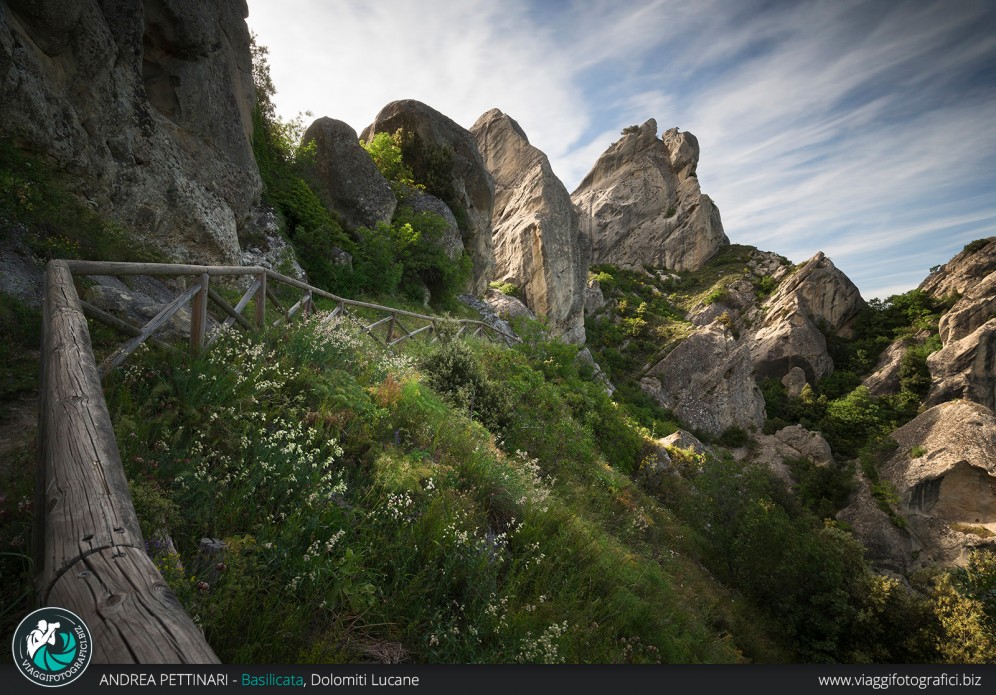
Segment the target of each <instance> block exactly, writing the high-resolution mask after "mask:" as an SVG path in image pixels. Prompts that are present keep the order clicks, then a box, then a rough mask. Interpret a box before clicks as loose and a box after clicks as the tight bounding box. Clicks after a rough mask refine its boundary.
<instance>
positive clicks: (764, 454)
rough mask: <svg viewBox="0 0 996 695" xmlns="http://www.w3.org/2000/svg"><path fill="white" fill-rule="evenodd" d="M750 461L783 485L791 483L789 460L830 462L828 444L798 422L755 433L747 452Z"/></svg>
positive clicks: (792, 480) (818, 464)
mask: <svg viewBox="0 0 996 695" xmlns="http://www.w3.org/2000/svg"><path fill="white" fill-rule="evenodd" d="M746 455H747V456H749V457H750V459H751V460H753V461H754V463H757V464H760V465H763V466H766V467H767V468H768V469H769V470H770V471H771V472H772V473H774V474H775V476H777V477H778V478H779V479H781V480H782V481H783V482H784V483H785V484H786V485H787V486H792V485H794V484H795V482H796V481H795V479H794V477H793V475H792V470H791V468H790V467H789V465H788V462H789V461H792V460H796V459H807V460H809V461H811V462H812V463H815V464H816V465H817V466H829V465H832V464H833V462H834V460H833V454H832V453H831V452H830V445H829V444H827V441H826V440H825V439H824V438H823V437H822V435H820V434H819V433H817V432H810V431H809V430H807V429H805V428H804V427H803V426H802V425H790V426H789V427H784V428H782V429H780V430H778V431H777V432H775V433H774V434H757V435H755V437H754V450H753V452H747V454H746Z"/></svg>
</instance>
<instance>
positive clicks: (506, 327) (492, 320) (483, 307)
mask: <svg viewBox="0 0 996 695" xmlns="http://www.w3.org/2000/svg"><path fill="white" fill-rule="evenodd" d="M457 299H458V300H459V301H460V303H462V304H465V305H466V306H468V307H470V308H471V309H473V310H474V311H476V312H477V313H479V314H480V315H481V321H483V322H484V323H486V324H488V325H489V326H491V327H492V328H497V329H498V330H499V331H502V332H503V333H507V334H509V335H513V336H514V335H515V331H514V330H512V325H511V324H510V323H509V322H508V321H506V320H505V319H503V318H501V317H500V316H498V314H497V313H495V310H494V309H493V308H491V305H490V304H488V303H487V302H485V301H484V300H483V299H478V298H477V297H475V296H474V295H472V294H461V295H458V296H457Z"/></svg>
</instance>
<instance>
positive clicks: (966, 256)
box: [920, 237, 996, 345]
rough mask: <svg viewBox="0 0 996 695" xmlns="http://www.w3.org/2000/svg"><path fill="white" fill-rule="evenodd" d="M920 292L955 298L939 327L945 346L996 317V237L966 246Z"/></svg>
mask: <svg viewBox="0 0 996 695" xmlns="http://www.w3.org/2000/svg"><path fill="white" fill-rule="evenodd" d="M920 289H921V290H923V291H924V292H927V293H928V294H930V295H931V296H933V297H936V298H938V299H940V298H944V297H950V296H958V300H957V301H956V302H955V304H954V305H953V306H952V307H951V309H950V310H949V311H948V312H947V313H945V314H944V316H942V317H941V320H940V323H939V325H938V331H939V332H940V335H941V340H942V341H943V342H944V344H945V345H946V344H948V343H949V342H952V341H956V340H961V339H962V338H964V337H966V336H968V335H969V334H971V333H973V332H974V331H975V330H976V329H978V328H979V327H980V326H982V325H983V324H984V323H986V322H987V321H988V320H989V319H991V318H996V237H990V238H989V239H980V240H978V241H974V242H972V243H971V244H969V245H968V246H966V247H965V248H964V249H963V250H962V251H961V253H959V254H958V255H956V256H955V257H954V258H952V259H951V260H950V261H948V262H947V263H945V264H944V265H943V266H941V267H940V268H939V269H938V270H936V271H934V272H933V273H931V274H930V275H929V276H928V277H927V279H926V280H924V281H923V282H922V283H921V284H920Z"/></svg>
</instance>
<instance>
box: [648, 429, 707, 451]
mask: <svg viewBox="0 0 996 695" xmlns="http://www.w3.org/2000/svg"><path fill="white" fill-rule="evenodd" d="M657 443H658V444H660V445H661V446H663V447H675V448H677V449H685V450H688V451H691V452H693V453H696V454H701V455H703V456H704V455H705V454H707V453H709V450H708V449H706V446H705V444H703V443H702V442H700V441H699V438H698V437H696V436H695V435H694V434H692V433H691V432H686V431H685V430H678V431H677V432H672V433H671V434H669V435H668V436H666V437H663V438H661V439H658V440H657Z"/></svg>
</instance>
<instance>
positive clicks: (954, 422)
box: [879, 401, 996, 564]
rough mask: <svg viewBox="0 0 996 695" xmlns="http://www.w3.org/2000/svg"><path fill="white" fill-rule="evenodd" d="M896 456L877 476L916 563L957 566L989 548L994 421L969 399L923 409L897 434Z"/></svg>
mask: <svg viewBox="0 0 996 695" xmlns="http://www.w3.org/2000/svg"><path fill="white" fill-rule="evenodd" d="M892 437H893V438H894V439H895V440H896V442H898V443H899V448H898V449H897V450H896V453H895V455H894V456H893V457H892V458H891V459H889V461H888V462H886V463H885V464H884V465H883V466H882V467H881V468H880V470H879V474H880V475H881V477H882V478H883V479H884V480H887V481H889V483H891V484H892V485H893V486H894V487H895V489H896V491H897V493H898V495H899V498H900V500H901V508H900V509H899V510H897V511H899V512H900V513H901V514H902V515H903V516H904V517H905V518H906V520H907V521H908V523H909V526H910V530H911V531H912V533H913V534H914V535H915V536H916V539H917V540H918V542H919V544H920V545H922V547H923V551H922V552H921V553H920V556H919V558H918V561H919V562H920V564H933V563H941V564H952V563H960V562H962V561H964V559H965V556H966V553H967V550H968V549H970V548H972V547H976V546H988V547H996V415H994V414H993V411H992V410H991V409H989V408H986V407H984V406H981V405H979V404H977V403H970V402H968V401H951V402H948V403H942V404H941V405H938V406H935V407H933V408H931V409H930V410H927V411H925V412H923V413H921V414H920V415H918V416H917V417H916V418H914V419H913V420H912V421H910V422H909V423H907V424H906V425H904V426H903V427H900V428H899V429H898V430H896V431H895V432H894V433H893V434H892Z"/></svg>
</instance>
